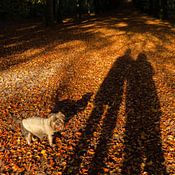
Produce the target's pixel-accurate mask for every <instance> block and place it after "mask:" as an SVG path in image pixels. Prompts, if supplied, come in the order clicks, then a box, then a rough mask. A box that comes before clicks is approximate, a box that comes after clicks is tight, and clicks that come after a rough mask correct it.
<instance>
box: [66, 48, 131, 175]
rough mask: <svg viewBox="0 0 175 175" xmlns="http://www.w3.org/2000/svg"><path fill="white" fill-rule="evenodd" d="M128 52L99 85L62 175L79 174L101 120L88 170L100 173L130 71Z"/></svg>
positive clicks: (89, 172)
mask: <svg viewBox="0 0 175 175" xmlns="http://www.w3.org/2000/svg"><path fill="white" fill-rule="evenodd" d="M130 52H131V50H130V49H128V50H127V51H126V52H125V54H124V55H123V56H122V57H119V58H117V59H116V61H115V62H114V63H113V65H112V68H111V69H110V71H109V72H108V74H107V76H106V78H105V79H104V81H103V82H102V84H101V86H100V88H99V90H98V92H97V93H96V96H95V98H94V108H93V110H92V112H91V114H90V116H89V118H88V120H87V123H86V127H85V129H83V133H82V136H81V138H80V139H79V141H78V143H77V144H76V146H75V149H74V151H73V152H74V153H73V154H72V155H71V157H70V162H67V167H66V168H65V170H64V172H63V174H78V173H79V169H80V165H81V162H82V159H81V156H82V155H84V154H86V153H87V150H88V148H89V147H91V148H92V147H93V146H92V144H91V140H92V139H93V137H94V133H95V132H96V131H97V130H98V127H99V124H100V121H101V120H103V124H102V126H101V128H102V130H101V134H100V136H99V137H100V138H99V142H98V145H97V147H96V148H94V150H95V154H94V156H93V158H92V161H91V165H90V166H89V167H88V174H96V173H98V172H101V171H102V167H104V166H103V165H104V160H105V157H106V155H107V153H108V146H109V144H108V143H110V141H111V138H112V134H113V130H114V128H115V126H116V119H117V113H118V110H119V107H120V104H121V100H122V94H123V85H124V81H125V79H126V76H127V72H128V71H129V68H130V61H131V56H130ZM106 110H107V111H106ZM82 150H84V151H82ZM70 167H73V169H74V171H73V172H71V173H70V172H69V168H70Z"/></svg>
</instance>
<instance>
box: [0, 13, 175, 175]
mask: <svg viewBox="0 0 175 175" xmlns="http://www.w3.org/2000/svg"><path fill="white" fill-rule="evenodd" d="M0 44H1V46H0V136H1V139H0V172H1V174H26V175H27V174H57V175H61V174H65V175H67V174H68V175H69V174H70V175H74V174H83V175H85V174H93V175H94V174H106V175H107V174H110V175H120V174H122V175H127V174H128V175H136V174H138V175H166V174H169V175H174V172H175V27H174V26H173V25H171V24H170V23H168V22H165V21H164V22H163V21H160V20H157V19H154V18H151V17H148V16H146V15H143V14H139V13H138V12H134V11H132V12H120V13H119V12H118V13H117V12H116V13H113V14H110V15H109V14H108V15H106V16H105V15H104V16H99V17H92V18H90V19H88V20H84V21H82V22H81V23H80V24H73V23H70V22H65V23H64V24H62V25H58V26H55V27H52V28H45V27H44V26H42V25H41V24H39V23H33V22H27V23H19V24H15V25H14V24H13V23H10V24H8V25H5V26H1V31H0ZM59 110H61V111H62V112H64V113H65V114H66V116H67V117H68V118H69V120H68V121H67V123H66V126H65V131H64V132H62V133H61V134H60V135H58V136H57V137H56V139H55V143H56V146H55V147H50V146H49V145H48V141H47V139H44V140H43V141H42V142H39V141H38V140H36V141H34V142H33V144H32V145H30V146H28V145H27V143H26V141H25V139H24V138H23V137H22V136H21V131H20V127H19V124H18V122H16V120H14V119H17V121H18V120H21V119H23V118H26V117H32V116H41V117H47V115H48V114H49V113H50V112H57V111H59Z"/></svg>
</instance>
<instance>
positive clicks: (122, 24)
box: [114, 22, 128, 28]
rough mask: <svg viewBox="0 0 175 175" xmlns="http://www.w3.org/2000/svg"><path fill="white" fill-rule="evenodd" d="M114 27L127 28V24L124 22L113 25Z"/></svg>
mask: <svg viewBox="0 0 175 175" xmlns="http://www.w3.org/2000/svg"><path fill="white" fill-rule="evenodd" d="M114 26H115V27H119V28H120V27H127V26H128V24H127V23H125V22H120V23H118V24H115V25H114Z"/></svg>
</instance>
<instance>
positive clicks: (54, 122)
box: [50, 112, 65, 132]
mask: <svg viewBox="0 0 175 175" xmlns="http://www.w3.org/2000/svg"><path fill="white" fill-rule="evenodd" d="M64 123H65V115H64V114H63V113H61V112H58V113H56V114H51V116H50V125H51V127H52V129H53V130H54V131H55V132H56V131H62V130H63V129H64Z"/></svg>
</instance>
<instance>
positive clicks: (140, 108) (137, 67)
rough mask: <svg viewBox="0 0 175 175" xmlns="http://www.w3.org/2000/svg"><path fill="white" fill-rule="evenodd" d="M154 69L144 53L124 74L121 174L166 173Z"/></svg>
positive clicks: (161, 174)
mask: <svg viewBox="0 0 175 175" xmlns="http://www.w3.org/2000/svg"><path fill="white" fill-rule="evenodd" d="M153 74H154V70H153V68H152V66H151V64H150V63H149V62H148V61H147V57H146V55H145V54H144V53H140V54H139V55H138V57H137V60H136V61H134V62H133V64H132V69H131V71H130V73H129V74H128V77H127V88H126V132H125V137H124V145H125V149H124V153H125V155H124V161H123V166H122V174H123V175H126V174H128V175H133V174H134V175H139V174H141V171H142V170H144V171H146V172H147V173H148V174H150V175H153V174H155V175H156V174H157V175H158V174H159V175H165V174H167V172H166V168H165V166H164V164H163V163H164V157H163V151H162V148H161V147H162V143H161V133H160V117H161V109H160V102H159V99H158V96H157V92H156V87H155V83H154V81H153Z"/></svg>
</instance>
